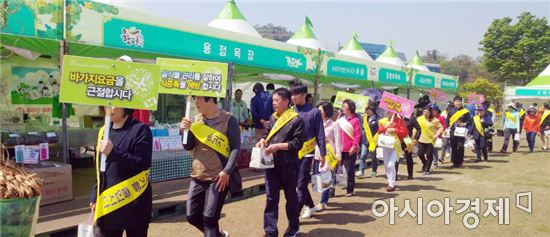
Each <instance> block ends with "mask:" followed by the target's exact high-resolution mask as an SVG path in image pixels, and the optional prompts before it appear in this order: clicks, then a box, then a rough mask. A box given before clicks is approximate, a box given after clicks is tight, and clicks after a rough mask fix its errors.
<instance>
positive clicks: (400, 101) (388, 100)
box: [380, 91, 415, 118]
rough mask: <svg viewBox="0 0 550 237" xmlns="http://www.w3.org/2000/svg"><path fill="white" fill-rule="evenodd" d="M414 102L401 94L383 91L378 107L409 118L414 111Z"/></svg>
mask: <svg viewBox="0 0 550 237" xmlns="http://www.w3.org/2000/svg"><path fill="white" fill-rule="evenodd" d="M414 105H415V102H414V101H412V100H408V99H405V98H403V97H401V96H397V95H394V94H392V93H389V92H386V91H384V94H382V99H381V100H380V108H381V109H383V110H386V111H388V112H392V113H395V114H398V115H400V116H402V117H405V118H411V115H412V113H413V112H414Z"/></svg>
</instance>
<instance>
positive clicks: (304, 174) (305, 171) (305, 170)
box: [298, 156, 315, 210]
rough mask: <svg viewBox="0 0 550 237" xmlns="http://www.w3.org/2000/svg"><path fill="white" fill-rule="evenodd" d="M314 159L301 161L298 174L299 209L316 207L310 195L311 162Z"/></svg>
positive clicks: (307, 158)
mask: <svg viewBox="0 0 550 237" xmlns="http://www.w3.org/2000/svg"><path fill="white" fill-rule="evenodd" d="M312 160H313V157H311V156H309V157H304V158H302V159H301V160H300V170H299V173H298V202H299V209H300V210H302V208H303V207H304V205H305V206H307V207H308V208H313V207H315V204H314V203H313V198H311V194H310V193H309V188H308V186H309V183H310V181H311V162H312Z"/></svg>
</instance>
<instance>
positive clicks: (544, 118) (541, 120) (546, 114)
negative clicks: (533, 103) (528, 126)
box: [539, 110, 550, 126]
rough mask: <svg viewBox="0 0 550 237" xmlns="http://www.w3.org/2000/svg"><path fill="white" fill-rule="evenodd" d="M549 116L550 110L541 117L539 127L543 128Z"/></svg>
mask: <svg viewBox="0 0 550 237" xmlns="http://www.w3.org/2000/svg"><path fill="white" fill-rule="evenodd" d="M548 115H550V110H545V111H544V113H543V114H542V117H540V122H539V126H541V125H542V123H543V122H544V120H546V118H548Z"/></svg>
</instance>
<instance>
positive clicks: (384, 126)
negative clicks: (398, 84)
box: [378, 112, 409, 192]
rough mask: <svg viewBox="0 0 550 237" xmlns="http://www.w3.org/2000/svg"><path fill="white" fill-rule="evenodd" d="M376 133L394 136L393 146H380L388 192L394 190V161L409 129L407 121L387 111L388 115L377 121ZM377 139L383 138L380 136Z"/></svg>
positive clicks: (395, 173) (395, 176)
mask: <svg viewBox="0 0 550 237" xmlns="http://www.w3.org/2000/svg"><path fill="white" fill-rule="evenodd" d="M379 124H380V126H379V128H378V134H385V135H387V136H393V137H395V142H394V144H393V148H392V149H390V148H382V150H383V156H384V166H385V167H386V176H387V177H388V187H387V189H386V190H387V191H388V192H393V191H394V190H395V180H396V178H397V172H396V169H395V163H396V162H398V160H397V159H398V157H399V156H401V152H402V150H401V141H402V140H403V138H405V137H407V135H408V134H409V130H408V129H407V123H406V122H405V120H403V119H401V118H400V117H399V116H398V115H395V114H393V113H391V112H388V117H387V118H383V119H381V120H380V121H379ZM378 139H383V138H381V136H379V137H378Z"/></svg>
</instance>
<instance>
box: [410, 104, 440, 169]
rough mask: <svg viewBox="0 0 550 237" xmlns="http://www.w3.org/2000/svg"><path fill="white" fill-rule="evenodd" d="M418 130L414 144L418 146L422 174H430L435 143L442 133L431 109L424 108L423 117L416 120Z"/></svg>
mask: <svg viewBox="0 0 550 237" xmlns="http://www.w3.org/2000/svg"><path fill="white" fill-rule="evenodd" d="M416 121H417V123H418V126H419V127H420V129H417V130H416V134H415V136H414V144H416V145H418V157H420V160H422V172H423V174H424V175H429V174H430V168H431V167H432V162H433V157H434V154H433V152H434V146H435V141H436V139H437V138H438V137H439V135H441V134H442V133H443V126H442V125H441V122H440V121H439V119H436V118H434V116H433V114H432V107H429V106H426V107H424V110H423V115H422V116H420V117H418V118H417V119H416Z"/></svg>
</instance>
